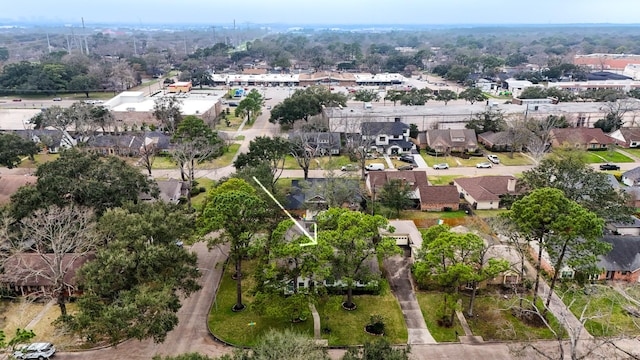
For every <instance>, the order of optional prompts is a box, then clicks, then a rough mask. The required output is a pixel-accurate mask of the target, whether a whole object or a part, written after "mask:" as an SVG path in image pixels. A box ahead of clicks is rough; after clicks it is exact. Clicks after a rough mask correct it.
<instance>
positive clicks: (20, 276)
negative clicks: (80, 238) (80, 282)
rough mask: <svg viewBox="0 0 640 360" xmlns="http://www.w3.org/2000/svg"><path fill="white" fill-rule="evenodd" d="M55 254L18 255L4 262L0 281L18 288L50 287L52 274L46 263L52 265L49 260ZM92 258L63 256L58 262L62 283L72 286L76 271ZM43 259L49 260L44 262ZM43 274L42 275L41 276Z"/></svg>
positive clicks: (73, 255)
mask: <svg viewBox="0 0 640 360" xmlns="http://www.w3.org/2000/svg"><path fill="white" fill-rule="evenodd" d="M53 256H55V254H36V253H19V254H16V255H13V256H11V257H9V258H7V260H5V262H4V274H2V276H0V281H1V282H3V283H8V284H15V285H18V286H51V285H53V283H52V281H51V278H52V277H53V275H54V273H53V271H52V270H51V267H50V266H49V265H47V262H48V263H50V264H54V262H53V261H52V260H51V258H52V257H53ZM93 258H94V255H93V254H84V255H81V254H64V255H63V257H62V260H61V261H60V264H61V268H62V269H63V271H64V282H65V283H66V284H69V285H74V284H75V283H76V282H75V276H76V271H77V270H78V269H79V268H80V267H81V266H82V265H83V264H84V263H85V262H87V261H89V260H91V259H93ZM45 259H49V260H47V261H46V262H45ZM42 274H44V275H42Z"/></svg>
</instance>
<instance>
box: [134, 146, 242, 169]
mask: <svg viewBox="0 0 640 360" xmlns="http://www.w3.org/2000/svg"><path fill="white" fill-rule="evenodd" d="M238 149H240V144H231V145H230V146H229V149H228V150H227V152H225V153H224V154H222V156H220V157H218V158H215V159H213V160H211V161H205V162H203V163H200V164H197V165H196V168H197V169H215V168H219V167H223V166H227V165H231V161H232V160H233V157H234V156H235V155H236V153H237V152H238ZM136 161H137V159H136ZM177 168H178V165H177V164H176V162H175V160H174V159H173V157H172V156H171V155H165V156H157V157H156V159H155V160H154V161H153V169H177Z"/></svg>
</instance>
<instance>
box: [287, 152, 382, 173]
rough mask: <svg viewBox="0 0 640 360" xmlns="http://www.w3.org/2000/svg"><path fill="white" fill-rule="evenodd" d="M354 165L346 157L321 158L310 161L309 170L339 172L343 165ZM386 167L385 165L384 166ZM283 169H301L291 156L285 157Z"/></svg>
mask: <svg viewBox="0 0 640 360" xmlns="http://www.w3.org/2000/svg"><path fill="white" fill-rule="evenodd" d="M382 161H383V162H384V160H382ZM347 164H354V165H356V166H358V164H357V163H356V162H353V161H350V160H349V157H348V156H345V155H340V156H322V157H318V158H315V159H312V160H311V165H310V166H309V170H323V169H324V170H340V168H341V167H342V166H343V165H347ZM385 167H386V164H385ZM284 168H285V169H287V170H301V169H302V168H301V167H300V166H299V165H298V163H297V162H296V159H295V158H294V157H293V156H290V155H289V156H287V158H286V159H285V163H284Z"/></svg>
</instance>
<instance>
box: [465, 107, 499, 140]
mask: <svg viewBox="0 0 640 360" xmlns="http://www.w3.org/2000/svg"><path fill="white" fill-rule="evenodd" d="M465 127H466V128H467V129H473V130H475V131H476V133H478V134H481V133H483V132H487V131H493V132H500V131H503V130H505V129H506V128H507V122H506V120H505V117H504V112H503V111H502V110H485V111H482V112H479V113H475V114H473V116H472V117H471V119H470V120H469V122H468V123H467V125H465Z"/></svg>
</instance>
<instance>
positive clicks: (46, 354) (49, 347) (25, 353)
mask: <svg viewBox="0 0 640 360" xmlns="http://www.w3.org/2000/svg"><path fill="white" fill-rule="evenodd" d="M55 353H56V348H55V347H54V346H53V344H51V343H46V342H38V343H33V344H31V345H29V346H25V347H22V348H20V349H19V350H17V351H15V352H14V353H13V357H14V358H16V359H39V360H40V359H48V358H50V357H52V356H53V354H55Z"/></svg>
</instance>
